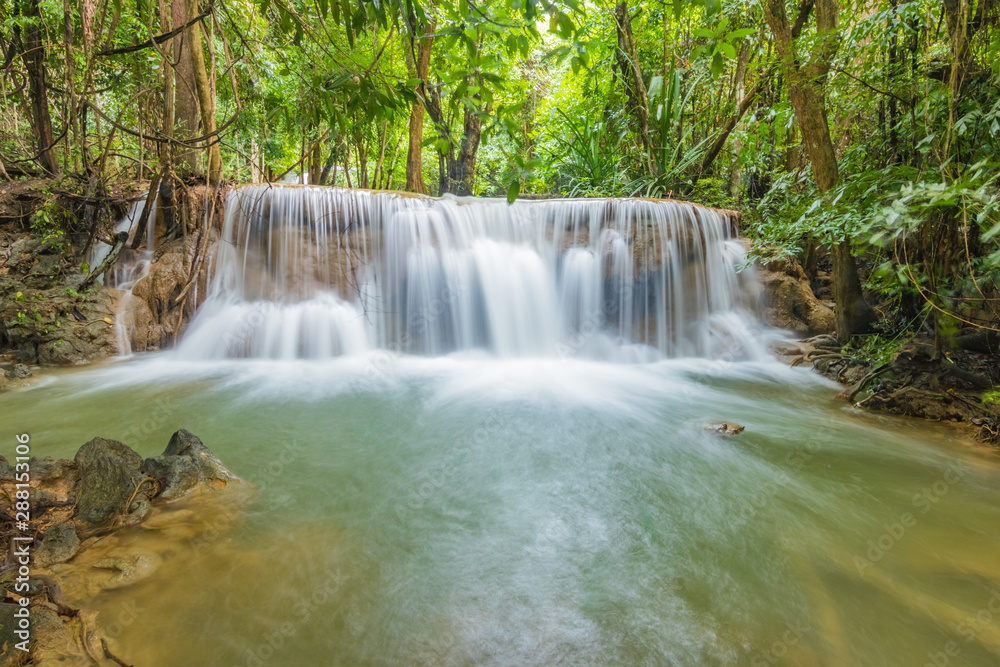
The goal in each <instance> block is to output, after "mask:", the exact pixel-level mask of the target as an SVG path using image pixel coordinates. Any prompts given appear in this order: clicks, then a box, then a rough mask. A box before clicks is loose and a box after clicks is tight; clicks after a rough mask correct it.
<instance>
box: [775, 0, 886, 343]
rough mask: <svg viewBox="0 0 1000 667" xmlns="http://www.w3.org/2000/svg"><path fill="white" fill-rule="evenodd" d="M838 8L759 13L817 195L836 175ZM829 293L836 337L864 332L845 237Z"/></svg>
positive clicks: (862, 305)
mask: <svg viewBox="0 0 1000 667" xmlns="http://www.w3.org/2000/svg"><path fill="white" fill-rule="evenodd" d="M811 9H812V10H814V11H815V14H816V32H817V39H816V45H815V46H814V47H813V53H812V54H811V56H810V58H809V64H808V65H806V66H804V67H802V66H800V65H799V62H798V56H797V44H796V42H797V41H798V37H799V33H801V31H802V27H803V25H804V23H805V21H806V19H807V17H808V13H809V11H810V10H811ZM839 11H840V7H839V4H838V0H816V2H815V3H812V2H807V3H805V4H803V5H802V6H801V7H800V9H799V16H798V17H797V18H796V21H795V24H794V26H792V25H790V24H789V22H788V18H787V16H786V14H785V3H784V0H767V3H766V5H765V7H764V17H765V19H766V20H767V23H768V25H769V26H770V27H771V32H772V33H773V34H774V39H775V43H776V44H777V47H778V53H779V55H780V56H781V60H782V65H783V66H784V69H785V75H786V79H787V81H788V97H789V99H790V100H791V102H792V108H793V109H794V110H795V117H796V119H797V120H798V123H799V130H800V131H801V132H802V142H803V143H804V144H805V146H806V154H807V155H808V156H809V162H810V164H811V165H812V170H813V178H814V179H815V181H816V187H817V188H819V191H820V192H822V193H826V192H829V191H830V189H832V188H833V187H834V186H836V185H837V182H838V180H839V178H840V174H839V171H838V167H837V156H836V153H835V152H834V150H833V140H832V139H831V137H830V125H829V123H828V121H827V116H826V95H825V85H826V79H827V75H828V74H829V71H830V63H831V62H832V61H833V58H834V56H835V55H836V52H837V49H838V47H839V43H840V34H839V32H838V21H839V16H838V14H839ZM833 294H834V299H835V300H836V302H837V340H838V341H839V342H841V343H846V342H847V341H848V340H849V339H850V337H851V335H852V334H854V333H859V332H861V331H864V330H865V329H866V328H867V326H868V324H869V323H870V322H871V320H872V318H873V315H874V312H873V311H872V308H871V306H869V305H868V303H867V302H866V301H865V299H864V295H863V294H862V292H861V281H860V279H859V278H858V269H857V266H856V265H855V263H854V257H853V256H852V255H851V241H850V239H846V238H845V239H841V240H840V241H838V242H837V243H835V244H834V247H833Z"/></svg>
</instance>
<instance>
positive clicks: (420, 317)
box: [178, 185, 762, 361]
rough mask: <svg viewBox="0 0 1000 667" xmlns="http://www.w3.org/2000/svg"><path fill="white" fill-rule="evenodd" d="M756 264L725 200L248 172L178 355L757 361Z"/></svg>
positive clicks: (229, 207)
mask: <svg viewBox="0 0 1000 667" xmlns="http://www.w3.org/2000/svg"><path fill="white" fill-rule="evenodd" d="M745 263H746V262H745V251H744V248H743V246H742V244H741V243H740V242H739V241H738V240H737V239H736V235H735V231H734V229H733V225H732V223H731V221H730V220H729V219H728V218H727V217H726V216H725V215H724V214H722V213H720V212H719V211H715V210H712V209H708V208H704V207H701V206H696V205H692V204H686V203H681V202H674V201H665V200H647V199H553V200H543V201H521V200H519V201H516V202H514V203H513V204H512V205H508V204H507V202H506V201H504V200H500V199H474V198H455V197H446V198H430V197H423V196H412V195H406V194H402V193H387V192H369V191H358V190H345V189H337V188H321V187H294V186H280V185H248V186H244V187H241V188H238V189H236V190H234V191H232V192H231V193H230V195H229V198H228V201H227V203H226V211H225V218H224V222H223V230H222V241H221V242H220V243H219V244H218V247H217V250H216V252H215V254H214V259H213V263H212V265H211V267H210V270H211V276H210V282H209V290H208V295H207V299H206V300H205V302H204V303H203V304H202V305H201V307H200V308H199V310H198V312H197V314H196V316H195V317H194V319H193V320H192V322H191V324H190V327H189V329H188V331H187V332H186V333H185V335H184V337H183V338H182V340H181V342H180V344H179V348H178V351H179V354H180V355H181V356H182V357H186V358H192V359H195V358H202V359H204V358H226V357H253V358H272V359H295V358H311V359H312V358H324V357H330V356H336V355H351V354H359V353H363V352H366V351H369V350H372V349H388V350H393V351H398V352H402V353H410V354H420V355H432V356H433V355H443V354H449V353H452V352H457V351H465V350H484V351H487V352H490V353H492V354H495V355H497V356H531V357H534V356H557V357H558V356H580V357H587V358H597V359H616V360H633V361H643V360H654V359H658V358H662V357H690V356H700V357H704V356H710V357H717V356H720V355H727V358H734V359H735V358H746V357H752V356H756V355H758V354H760V353H761V352H762V350H761V348H760V346H759V345H758V343H757V342H756V341H757V336H755V335H754V331H756V328H757V325H756V321H755V319H754V318H753V316H752V314H751V308H752V305H753V301H754V298H755V296H754V295H755V292H754V290H755V282H754V279H753V276H752V272H751V271H750V270H742V269H743V268H744V264H745Z"/></svg>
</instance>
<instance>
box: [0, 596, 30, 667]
mask: <svg viewBox="0 0 1000 667" xmlns="http://www.w3.org/2000/svg"><path fill="white" fill-rule="evenodd" d="M20 608H21V605H18V604H6V603H3V604H0V665H17V664H20V663H19V662H18V659H19V658H20V657H22V656H24V653H23V652H22V651H20V650H18V649H17V647H16V644H17V643H18V642H20V641H21V639H20V638H19V637H18V636H17V635H15V634H14V630H15V629H17V621H18V619H17V617H16V616H14V614H15V613H16V612H17V610H18V609H20Z"/></svg>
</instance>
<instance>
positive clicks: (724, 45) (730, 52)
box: [719, 42, 736, 60]
mask: <svg viewBox="0 0 1000 667" xmlns="http://www.w3.org/2000/svg"><path fill="white" fill-rule="evenodd" d="M719 50H720V51H722V52H723V53H724V54H726V57H727V58H730V59H732V60H735V59H736V49H734V48H733V45H732V44H730V43H729V42H719Z"/></svg>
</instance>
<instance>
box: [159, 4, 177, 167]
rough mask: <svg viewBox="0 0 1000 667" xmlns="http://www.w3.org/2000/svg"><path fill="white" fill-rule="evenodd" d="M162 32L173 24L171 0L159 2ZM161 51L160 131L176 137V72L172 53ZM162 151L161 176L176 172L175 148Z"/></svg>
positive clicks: (168, 146) (162, 147)
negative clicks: (161, 94) (171, 60)
mask: <svg viewBox="0 0 1000 667" xmlns="http://www.w3.org/2000/svg"><path fill="white" fill-rule="evenodd" d="M159 4H160V30H165V29H166V28H167V27H169V26H171V25H172V24H173V21H172V19H171V18H170V4H169V0H159ZM157 50H158V51H160V66H161V69H162V70H163V115H162V118H161V127H160V131H161V132H162V133H163V136H165V137H167V138H171V137H173V136H174V71H173V68H172V67H171V66H170V52H169V50H168V49H167V47H162V48H160V47H157ZM158 146H159V151H160V174H161V175H166V174H170V173H172V172H173V170H174V147H173V144H171V143H170V142H169V141H165V142H160V143H159V144H158Z"/></svg>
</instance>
